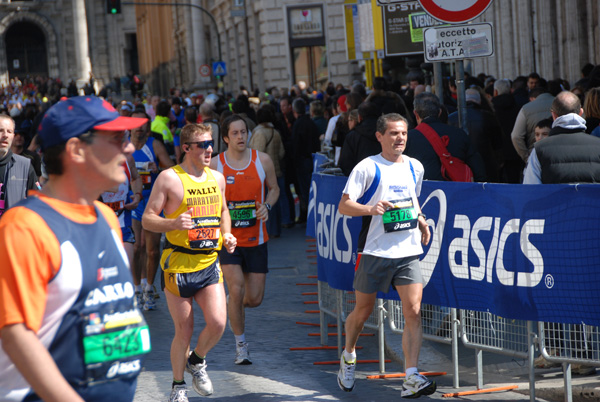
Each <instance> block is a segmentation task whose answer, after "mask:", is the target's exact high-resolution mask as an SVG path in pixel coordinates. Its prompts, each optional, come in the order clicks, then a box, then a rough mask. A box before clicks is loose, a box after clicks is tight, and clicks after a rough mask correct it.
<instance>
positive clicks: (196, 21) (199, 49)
mask: <svg viewBox="0 0 600 402" xmlns="http://www.w3.org/2000/svg"><path fill="white" fill-rule="evenodd" d="M192 4H194V5H200V0H193V2H192ZM211 29H216V27H214V28H213V27H211ZM188 32H190V35H191V36H192V41H193V44H194V45H193V54H192V57H191V60H192V63H193V69H192V70H191V77H190V78H191V81H192V82H193V84H192V87H193V88H200V87H203V88H205V87H207V86H209V84H210V80H209V81H208V83H207V82H203V81H202V79H201V77H200V73H199V72H198V69H199V68H200V66H201V65H202V64H205V63H206V62H207V54H206V46H205V43H204V19H203V16H202V11H201V10H200V9H198V8H196V7H192V26H191V30H189V31H188ZM207 84H208V85H207Z"/></svg>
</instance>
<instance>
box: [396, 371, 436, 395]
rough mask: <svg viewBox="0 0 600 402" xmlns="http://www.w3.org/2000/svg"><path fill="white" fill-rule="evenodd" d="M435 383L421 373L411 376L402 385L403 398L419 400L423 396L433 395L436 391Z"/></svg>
mask: <svg viewBox="0 0 600 402" xmlns="http://www.w3.org/2000/svg"><path fill="white" fill-rule="evenodd" d="M436 388H437V387H436V385H435V382H434V381H431V380H429V379H427V377H425V376H424V375H421V374H419V373H414V374H411V375H410V376H409V377H408V378H406V379H405V380H404V384H402V398H418V397H420V396H421V395H431V394H433V393H434V392H435V390H436Z"/></svg>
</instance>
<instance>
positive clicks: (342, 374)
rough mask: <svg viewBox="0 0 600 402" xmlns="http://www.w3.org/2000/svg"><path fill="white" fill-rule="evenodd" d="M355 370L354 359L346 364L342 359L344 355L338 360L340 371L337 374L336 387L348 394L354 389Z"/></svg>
mask: <svg viewBox="0 0 600 402" xmlns="http://www.w3.org/2000/svg"><path fill="white" fill-rule="evenodd" d="M355 368H356V359H354V361H352V362H350V363H348V362H347V361H346V359H344V354H343V353H342V357H341V358H340V371H339V372H338V376H337V378H338V385H339V386H340V389H341V390H342V391H346V392H350V391H352V390H353V389H354V369H355Z"/></svg>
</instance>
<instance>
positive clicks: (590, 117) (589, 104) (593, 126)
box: [583, 87, 600, 137]
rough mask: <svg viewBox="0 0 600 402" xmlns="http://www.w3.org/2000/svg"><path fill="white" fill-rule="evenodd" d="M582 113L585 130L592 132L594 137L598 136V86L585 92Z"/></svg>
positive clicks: (599, 109) (599, 129) (599, 130)
mask: <svg viewBox="0 0 600 402" xmlns="http://www.w3.org/2000/svg"><path fill="white" fill-rule="evenodd" d="M583 113H584V115H585V126H586V130H585V132H586V133H590V134H591V133H594V135H595V136H596V137H598V136H600V135H599V134H600V128H599V127H600V87H599V88H592V89H590V90H589V91H587V93H586V94H585V101H584V103H583Z"/></svg>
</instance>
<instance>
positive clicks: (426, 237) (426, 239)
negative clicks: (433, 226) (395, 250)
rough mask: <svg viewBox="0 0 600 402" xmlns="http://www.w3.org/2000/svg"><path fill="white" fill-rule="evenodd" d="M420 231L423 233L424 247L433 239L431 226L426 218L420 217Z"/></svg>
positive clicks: (422, 242)
mask: <svg viewBox="0 0 600 402" xmlns="http://www.w3.org/2000/svg"><path fill="white" fill-rule="evenodd" d="M418 222H419V230H420V231H421V244H423V245H424V246H426V245H428V244H429V240H430V239H431V231H430V230H429V225H428V224H427V221H426V220H425V218H424V217H422V216H419V221H418Z"/></svg>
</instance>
